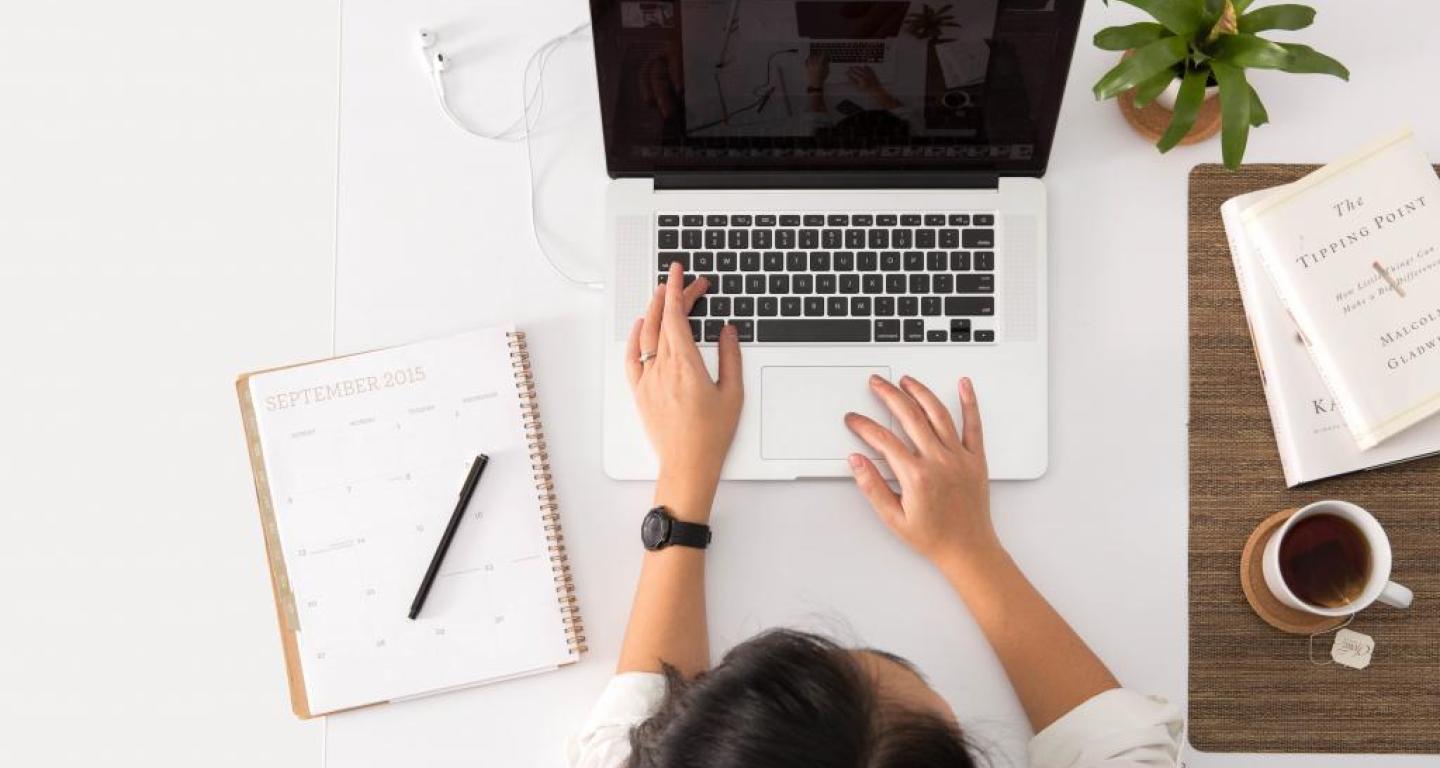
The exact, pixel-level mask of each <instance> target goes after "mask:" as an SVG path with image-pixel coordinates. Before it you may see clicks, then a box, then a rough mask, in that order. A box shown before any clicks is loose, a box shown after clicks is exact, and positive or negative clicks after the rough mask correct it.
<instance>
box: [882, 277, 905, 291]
mask: <svg viewBox="0 0 1440 768" xmlns="http://www.w3.org/2000/svg"><path fill="white" fill-rule="evenodd" d="M906 287H907V286H906V285H905V276H904V275H886V276H885V292H886V293H888V294H890V295H892V296H898V295H900V294H902V293H904V292H905V289H906Z"/></svg>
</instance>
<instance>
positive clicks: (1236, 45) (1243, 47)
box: [1210, 35, 1291, 69]
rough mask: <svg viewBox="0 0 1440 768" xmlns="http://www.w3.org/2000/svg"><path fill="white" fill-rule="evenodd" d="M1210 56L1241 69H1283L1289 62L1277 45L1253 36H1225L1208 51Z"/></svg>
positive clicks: (1288, 54)
mask: <svg viewBox="0 0 1440 768" xmlns="http://www.w3.org/2000/svg"><path fill="white" fill-rule="evenodd" d="M1210 55H1211V56H1213V57H1214V58H1216V59H1218V60H1220V61H1223V62H1226V63H1228V64H1233V65H1235V66H1237V67H1240V68H1242V69H1284V68H1285V67H1286V65H1288V64H1289V63H1290V60H1291V55H1290V53H1289V52H1288V51H1286V50H1285V49H1284V48H1282V47H1281V46H1280V45H1279V44H1278V43H1272V42H1270V41H1269V40H1266V39H1264V38H1260V37H1256V36H1254V35H1226V36H1224V37H1223V38H1221V39H1220V40H1219V41H1217V42H1216V43H1215V45H1214V47H1212V48H1211V49H1210Z"/></svg>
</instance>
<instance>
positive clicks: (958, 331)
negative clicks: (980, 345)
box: [950, 319, 970, 341]
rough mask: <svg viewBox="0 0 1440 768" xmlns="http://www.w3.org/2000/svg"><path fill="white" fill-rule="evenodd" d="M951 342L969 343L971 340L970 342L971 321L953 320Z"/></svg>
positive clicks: (951, 322)
mask: <svg viewBox="0 0 1440 768" xmlns="http://www.w3.org/2000/svg"><path fill="white" fill-rule="evenodd" d="M950 340H951V341H969V340H970V321H969V320H960V319H955V320H951V321H950Z"/></svg>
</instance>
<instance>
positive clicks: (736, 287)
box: [720, 275, 745, 293]
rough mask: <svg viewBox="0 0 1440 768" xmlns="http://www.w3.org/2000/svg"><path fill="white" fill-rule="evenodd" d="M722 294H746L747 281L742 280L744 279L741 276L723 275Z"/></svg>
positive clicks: (721, 277)
mask: <svg viewBox="0 0 1440 768" xmlns="http://www.w3.org/2000/svg"><path fill="white" fill-rule="evenodd" d="M720 292H721V293H744V292H745V279H744V278H742V277H741V276H739V275H721V276H720Z"/></svg>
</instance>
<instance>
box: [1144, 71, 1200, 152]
mask: <svg viewBox="0 0 1440 768" xmlns="http://www.w3.org/2000/svg"><path fill="white" fill-rule="evenodd" d="M1208 79H1210V73H1209V72H1205V71H1204V70H1191V71H1189V72H1186V73H1185V79H1184V80H1182V81H1181V82H1180V95H1179V96H1177V97H1175V113H1174V116H1173V117H1171V118H1170V126H1169V127H1168V128H1166V129H1165V135H1163V136H1161V137H1160V141H1158V142H1156V143H1155V146H1156V147H1158V148H1159V149H1160V151H1161V152H1169V151H1170V150H1171V149H1172V148H1174V146H1175V145H1176V144H1178V143H1180V140H1181V139H1183V138H1185V134H1187V133H1189V132H1190V129H1191V128H1192V127H1193V126H1194V125H1195V118H1196V116H1198V115H1199V114H1200V105H1201V104H1202V103H1203V102H1204V101H1205V81H1206V80H1208Z"/></svg>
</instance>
